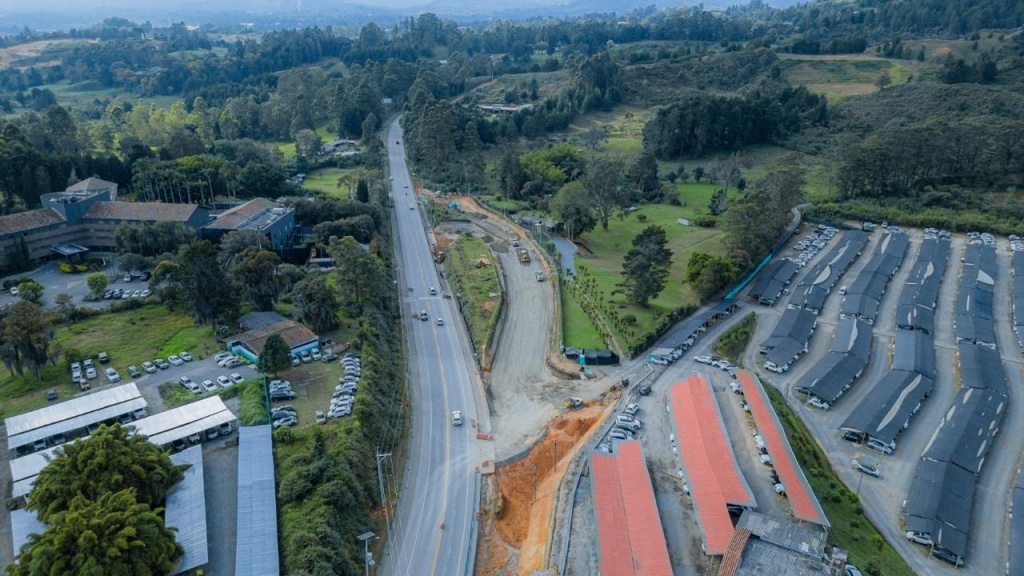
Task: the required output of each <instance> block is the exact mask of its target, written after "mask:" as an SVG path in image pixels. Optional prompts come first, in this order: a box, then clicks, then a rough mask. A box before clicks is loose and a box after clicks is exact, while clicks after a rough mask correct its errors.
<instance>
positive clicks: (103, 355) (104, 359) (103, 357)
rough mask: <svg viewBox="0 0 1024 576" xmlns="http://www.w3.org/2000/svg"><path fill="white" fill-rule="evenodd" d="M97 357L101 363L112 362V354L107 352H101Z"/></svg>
mask: <svg viewBox="0 0 1024 576" xmlns="http://www.w3.org/2000/svg"><path fill="white" fill-rule="evenodd" d="M96 359H97V360H99V361H100V364H106V363H107V362H110V356H107V353H106V352H100V353H99V354H97V355H96Z"/></svg>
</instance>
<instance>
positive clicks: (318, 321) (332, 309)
mask: <svg viewBox="0 0 1024 576" xmlns="http://www.w3.org/2000/svg"><path fill="white" fill-rule="evenodd" d="M291 297H292V303H293V304H295V315H296V316H297V318H298V320H299V321H300V322H302V323H303V324H305V325H306V326H309V328H310V329H311V330H313V331H314V332H316V333H317V334H323V333H324V332H327V331H329V330H331V329H333V328H334V327H336V326H337V325H338V315H337V314H338V293H337V292H336V291H335V289H334V287H332V286H330V285H329V284H327V279H326V278H324V277H323V276H319V275H310V276H307V277H305V278H303V279H302V280H299V281H298V282H296V283H295V287H294V288H292V293H291Z"/></svg>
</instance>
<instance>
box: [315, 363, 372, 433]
mask: <svg viewBox="0 0 1024 576" xmlns="http://www.w3.org/2000/svg"><path fill="white" fill-rule="evenodd" d="M341 367H342V370H343V371H344V374H343V375H342V376H341V378H339V379H338V385H337V386H335V387H334V393H333V394H332V395H331V405H330V408H329V409H328V411H327V414H324V415H323V418H342V417H345V416H349V415H351V414H352V407H353V406H354V405H355V403H356V390H358V389H359V380H360V379H362V377H363V368H362V363H361V362H360V360H359V356H356V355H355V354H346V355H345V356H344V357H342V359H341ZM320 421H321V416H320V415H318V416H317V422H320Z"/></svg>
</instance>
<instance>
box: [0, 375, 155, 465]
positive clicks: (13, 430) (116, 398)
mask: <svg viewBox="0 0 1024 576" xmlns="http://www.w3.org/2000/svg"><path fill="white" fill-rule="evenodd" d="M147 406H148V404H147V403H146V400H145V399H144V398H143V397H142V395H141V394H140V393H139V389H138V387H136V386H135V383H134V382H129V383H127V384H123V385H121V386H117V387H115V388H108V389H106V390H100V391H98V392H93V393H91V394H87V395H85V396H80V397H78V398H73V399H71V400H67V401H65V402H61V403H59V404H54V405H52V406H47V407H45V408H40V409H39V410H33V411H32V412H26V413H25V414H19V415H17V416H11V417H10V418H7V420H6V425H7V447H8V448H9V449H12V450H15V449H17V448H20V447H22V446H29V445H31V444H33V443H35V442H36V441H37V440H46V439H49V438H52V437H53V436H56V435H58V434H63V435H65V436H68V435H71V434H72V433H76V432H79V431H84V430H86V429H88V427H89V426H92V425H94V424H100V423H102V422H106V421H110V420H114V419H116V418H118V417H120V416H123V415H125V414H132V413H133V412H135V411H136V410H139V409H144V408H146V407H147Z"/></svg>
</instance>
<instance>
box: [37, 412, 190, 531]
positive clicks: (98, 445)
mask: <svg viewBox="0 0 1024 576" xmlns="http://www.w3.org/2000/svg"><path fill="white" fill-rule="evenodd" d="M182 477H183V472H182V470H181V469H180V468H178V467H176V466H174V465H173V464H172V463H171V458H170V456H169V455H168V453H167V451H166V450H164V449H163V448H161V447H159V446H157V445H155V444H152V443H150V442H149V441H148V440H147V439H146V437H145V436H141V435H138V434H136V435H130V434H129V431H128V429H127V428H125V427H124V426H121V425H120V424H114V425H113V426H107V425H102V426H100V427H99V429H98V430H96V431H95V432H93V433H92V434H91V435H90V436H89V437H88V438H84V439H81V440H77V441H75V442H71V443H68V444H64V445H63V446H62V447H61V449H60V451H58V455H57V457H56V458H54V459H53V461H52V462H50V463H49V464H48V465H47V466H46V468H43V471H42V472H40V473H39V476H38V477H37V478H36V481H35V484H34V485H33V488H32V492H30V493H29V506H28V507H29V509H30V510H35V511H36V512H37V513H38V515H39V519H40V520H42V521H43V522H49V521H50V520H51V519H52V518H53V517H54V516H55V515H57V514H59V513H60V512H61V511H63V510H67V509H68V508H70V507H71V502H72V500H74V498H75V496H76V495H81V496H83V497H85V498H86V499H87V500H90V501H93V502H95V501H98V500H99V499H100V497H101V496H103V495H104V494H112V493H115V492H120V491H122V490H131V491H132V492H133V493H134V495H135V499H136V500H138V501H139V502H140V503H141V504H145V505H147V506H151V507H156V506H157V505H159V504H160V503H161V502H163V500H164V497H165V496H166V495H167V490H168V489H169V488H170V487H171V486H173V485H174V483H176V482H178V481H179V480H181V479H182Z"/></svg>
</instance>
